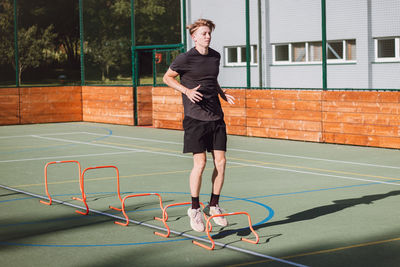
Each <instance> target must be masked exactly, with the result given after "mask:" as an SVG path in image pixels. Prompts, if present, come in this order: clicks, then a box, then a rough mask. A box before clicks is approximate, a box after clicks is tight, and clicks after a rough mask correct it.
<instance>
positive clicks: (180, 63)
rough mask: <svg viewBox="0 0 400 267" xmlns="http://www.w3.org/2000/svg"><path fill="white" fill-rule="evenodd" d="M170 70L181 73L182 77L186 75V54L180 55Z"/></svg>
mask: <svg viewBox="0 0 400 267" xmlns="http://www.w3.org/2000/svg"><path fill="white" fill-rule="evenodd" d="M169 68H170V69H171V70H173V71H176V72H177V73H179V75H182V74H183V73H185V71H186V68H187V64H186V56H185V54H179V55H178V56H177V57H176V58H175V60H174V61H173V62H172V63H171V65H170V66H169Z"/></svg>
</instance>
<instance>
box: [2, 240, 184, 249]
mask: <svg viewBox="0 0 400 267" xmlns="http://www.w3.org/2000/svg"><path fill="white" fill-rule="evenodd" d="M184 240H190V238H182V239H179V240H176V239H174V240H171V239H170V240H163V241H151V242H139V243H120V244H94V245H93V244H88V245H47V244H26V243H15V242H2V241H0V245H6V246H23V247H53V248H86V247H119V246H136V245H150V244H159V243H171V242H177V241H184Z"/></svg>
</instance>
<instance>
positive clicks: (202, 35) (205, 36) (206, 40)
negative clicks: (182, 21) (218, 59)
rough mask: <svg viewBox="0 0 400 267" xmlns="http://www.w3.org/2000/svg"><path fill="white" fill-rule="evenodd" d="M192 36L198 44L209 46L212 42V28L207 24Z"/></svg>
mask: <svg viewBox="0 0 400 267" xmlns="http://www.w3.org/2000/svg"><path fill="white" fill-rule="evenodd" d="M192 38H193V40H194V42H195V44H196V45H198V46H201V47H209V46H210V42H211V30H210V28H209V27H207V26H201V27H199V28H198V29H197V30H196V31H195V32H194V33H193V34H192Z"/></svg>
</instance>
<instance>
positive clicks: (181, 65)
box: [163, 19, 234, 232]
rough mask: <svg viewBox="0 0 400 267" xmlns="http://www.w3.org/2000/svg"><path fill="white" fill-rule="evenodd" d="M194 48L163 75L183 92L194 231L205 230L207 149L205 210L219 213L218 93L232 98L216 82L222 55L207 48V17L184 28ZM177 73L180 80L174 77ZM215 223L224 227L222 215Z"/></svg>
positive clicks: (221, 138)
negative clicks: (206, 177) (208, 188)
mask: <svg viewBox="0 0 400 267" xmlns="http://www.w3.org/2000/svg"><path fill="white" fill-rule="evenodd" d="M187 28H188V29H189V32H190V35H191V37H192V39H193V41H194V43H195V47H194V48H192V49H190V50H189V51H187V52H186V53H183V54H180V55H179V56H177V58H176V59H175V61H174V62H172V64H171V66H170V67H169V69H168V71H167V72H166V73H165V75H164V78H163V80H164V82H165V83H166V84H167V85H168V86H170V87H172V88H174V89H175V90H177V91H179V92H181V93H182V101H183V106H184V113H185V118H184V120H183V129H184V131H185V133H184V148H183V152H184V153H193V169H192V172H191V173H190V193H191V196H192V207H191V208H189V209H188V216H189V218H190V225H191V227H192V229H193V230H195V231H198V232H203V231H204V230H205V226H204V222H203V217H202V213H201V210H200V203H199V194H200V188H201V180H202V174H203V171H204V168H205V166H206V161H207V156H206V151H208V152H211V153H212V156H213V159H214V171H213V174H212V194H211V199H210V203H209V205H208V206H207V207H206V209H205V210H204V212H206V213H208V214H209V215H215V214H221V213H223V210H222V209H221V208H220V207H219V205H218V202H219V195H220V193H221V190H222V186H223V183H224V178H225V164H226V158H225V152H226V141H227V137H226V125H225V122H224V114H223V112H222V108H221V103H220V101H219V98H218V95H221V97H222V98H223V99H224V100H225V101H227V102H228V103H230V104H234V98H233V97H232V96H230V95H228V94H225V92H224V91H222V89H221V87H220V86H219V84H218V81H217V77H218V73H219V64H220V59H221V55H220V54H219V53H218V52H217V51H215V50H213V49H211V48H210V47H209V45H210V42H211V32H212V31H213V30H214V28H215V25H214V23H213V22H212V21H210V20H207V19H199V20H197V21H196V22H195V23H193V24H191V25H189V26H188V27H187ZM178 75H179V76H180V81H181V82H180V83H179V82H178V81H177V80H176V77H177V76H178ZM214 221H215V223H217V224H218V225H221V226H227V225H228V222H227V220H226V219H225V218H224V217H216V218H214Z"/></svg>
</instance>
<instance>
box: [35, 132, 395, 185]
mask: <svg viewBox="0 0 400 267" xmlns="http://www.w3.org/2000/svg"><path fill="white" fill-rule="evenodd" d="M31 136H32V137H37V138H41V139H48V140H54V141H61V142H70V143H77V144H84V145H89V146H99V147H107V148H113V149H121V150H128V151H135V152H145V153H150V154H159V155H167V156H173V157H179V158H188V159H192V156H186V155H181V154H176V153H167V152H160V151H151V150H144V149H134V148H128V147H124V146H115V145H106V144H97V143H91V142H81V141H73V140H68V139H61V138H52V137H43V136H38V135H31ZM119 145H122V144H119ZM208 160H211V159H208ZM226 163H229V164H235V165H241V166H247V167H255V168H262V169H270V170H277V171H284V172H285V171H286V172H294V173H302V174H310V175H317V176H326V177H334V178H340V179H346V180H355V181H362V182H372V183H377V184H388V185H396V186H400V184H398V183H391V182H385V181H376V180H369V179H361V178H355V177H348V176H339V175H332V174H325V173H318V172H309V171H300V170H292V169H286V168H278V167H269V166H262V165H256V164H249V163H242V162H235V161H227V162H226Z"/></svg>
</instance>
